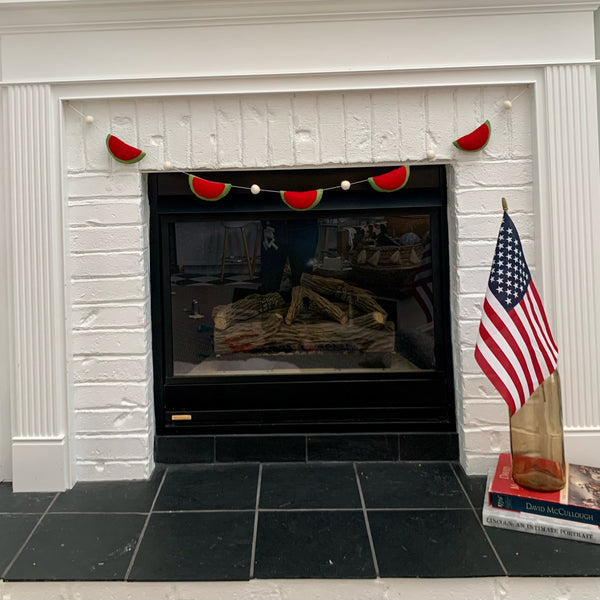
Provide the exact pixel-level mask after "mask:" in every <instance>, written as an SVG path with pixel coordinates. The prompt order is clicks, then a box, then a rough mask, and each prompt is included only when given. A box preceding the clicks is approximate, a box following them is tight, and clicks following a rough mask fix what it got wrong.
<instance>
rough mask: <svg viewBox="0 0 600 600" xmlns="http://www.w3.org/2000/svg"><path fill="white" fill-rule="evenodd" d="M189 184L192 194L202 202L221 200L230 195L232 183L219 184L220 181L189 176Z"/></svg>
mask: <svg viewBox="0 0 600 600" xmlns="http://www.w3.org/2000/svg"><path fill="white" fill-rule="evenodd" d="M188 179H189V184H190V189H191V190H192V192H193V193H194V194H195V195H196V196H198V198H200V199H202V200H211V201H212V200H220V199H221V198H223V197H224V196H227V194H229V190H230V189H231V184H230V183H219V182H218V181H208V179H202V177H196V176H195V175H190V176H189V178H188Z"/></svg>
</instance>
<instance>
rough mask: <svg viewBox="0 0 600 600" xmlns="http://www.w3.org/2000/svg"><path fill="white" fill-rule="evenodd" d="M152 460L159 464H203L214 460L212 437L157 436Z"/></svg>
mask: <svg viewBox="0 0 600 600" xmlns="http://www.w3.org/2000/svg"><path fill="white" fill-rule="evenodd" d="M154 459H155V460H156V462H159V463H203V462H213V461H214V460H215V438H214V436H212V435H157V436H156V438H154Z"/></svg>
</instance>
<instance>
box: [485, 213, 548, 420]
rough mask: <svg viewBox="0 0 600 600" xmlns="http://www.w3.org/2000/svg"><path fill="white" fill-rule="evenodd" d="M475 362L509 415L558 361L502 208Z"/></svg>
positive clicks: (515, 234)
mask: <svg viewBox="0 0 600 600" xmlns="http://www.w3.org/2000/svg"><path fill="white" fill-rule="evenodd" d="M475 360H476V361H477V364H478V365H479V366H480V367H481V369H482V370H483V372H484V373H485V375H486V376H487V378H488V379H489V380H490V381H491V382H492V384H493V385H494V387H495V388H496V389H497V390H498V392H499V393H500V395H501V396H502V398H503V399H504V400H505V402H506V403H507V405H508V408H509V412H510V414H511V415H513V414H514V413H515V412H516V411H517V410H518V409H519V408H521V406H523V404H524V403H525V401H526V400H527V399H528V398H529V396H531V394H532V393H533V392H534V390H535V389H536V388H537V387H538V386H539V385H540V384H541V383H542V382H543V381H544V380H545V379H546V378H547V377H548V376H549V375H550V374H551V373H553V372H554V370H555V369H556V365H557V361H558V348H557V346H556V344H555V343H554V340H553V338H552V333H551V332H550V327H549V326H548V320H547V318H546V313H545V312H544V307H543V306H542V302H541V300H540V297H539V294H538V292H537V290H536V288H535V285H534V284H533V280H532V279H531V273H530V272H529V267H528V266H527V263H526V262H525V256H524V254H523V248H522V246H521V240H520V239H519V234H518V232H517V229H516V227H515V225H514V223H513V222H512V220H511V218H510V217H509V216H508V213H507V212H506V211H504V216H503V218H502V225H501V226H500V233H499V234H498V241H497V243H496V252H495V254H494V260H493V263H492V270H491V273H490V278H489V281H488V287H487V290H486V294H485V300H484V302H483V312H482V316H481V323H480V324H479V335H478V337H477V343H476V345H475Z"/></svg>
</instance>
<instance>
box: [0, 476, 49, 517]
mask: <svg viewBox="0 0 600 600" xmlns="http://www.w3.org/2000/svg"><path fill="white" fill-rule="evenodd" d="M54 496H56V494H55V493H51V494H46V493H38V492H13V491H12V483H0V513H5V512H8V513H43V512H44V511H45V510H46V509H47V508H48V506H49V505H50V502H52V499H53V498H54Z"/></svg>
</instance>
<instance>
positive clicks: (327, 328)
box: [214, 313, 395, 355]
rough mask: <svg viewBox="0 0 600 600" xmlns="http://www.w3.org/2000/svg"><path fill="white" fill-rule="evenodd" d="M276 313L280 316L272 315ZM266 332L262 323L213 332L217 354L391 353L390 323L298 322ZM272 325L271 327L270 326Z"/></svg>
mask: <svg viewBox="0 0 600 600" xmlns="http://www.w3.org/2000/svg"><path fill="white" fill-rule="evenodd" d="M274 314H277V315H278V314H279V313H274ZM279 323H280V326H279V327H278V326H274V327H273V328H272V329H271V330H268V329H267V328H266V327H265V326H264V320H260V319H258V320H257V321H254V320H253V321H249V322H245V323H237V324H235V325H232V326H231V327H230V328H228V329H227V330H226V331H215V336H214V347H215V353H216V354H217V355H221V354H231V353H235V352H300V351H304V352H316V351H335V352H386V353H393V352H394V345H395V332H394V325H393V323H390V322H387V323H385V325H384V326H383V327H380V328H374V327H364V326H357V325H354V324H345V325H342V324H340V323H336V322H334V321H319V322H316V323H315V322H312V323H309V322H298V323H293V324H292V325H286V324H285V323H282V321H281V319H279ZM273 325H274V324H273Z"/></svg>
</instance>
